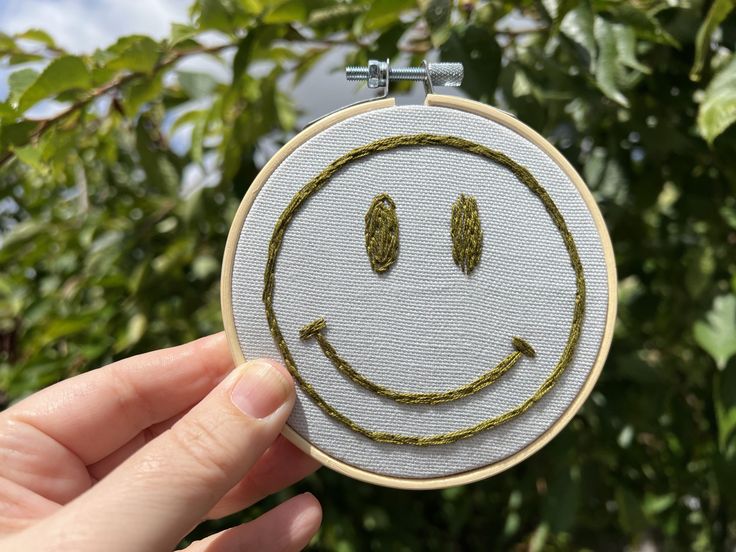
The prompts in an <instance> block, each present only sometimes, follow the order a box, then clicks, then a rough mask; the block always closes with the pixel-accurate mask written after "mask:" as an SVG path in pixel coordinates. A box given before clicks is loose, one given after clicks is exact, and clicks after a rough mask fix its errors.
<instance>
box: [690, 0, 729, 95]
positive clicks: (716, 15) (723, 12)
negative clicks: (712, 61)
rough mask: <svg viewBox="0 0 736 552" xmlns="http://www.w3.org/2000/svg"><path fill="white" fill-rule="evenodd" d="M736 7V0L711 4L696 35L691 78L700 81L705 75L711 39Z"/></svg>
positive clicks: (719, 0) (718, 1)
mask: <svg viewBox="0 0 736 552" xmlns="http://www.w3.org/2000/svg"><path fill="white" fill-rule="evenodd" d="M734 8H736V2H734V0H716V1H715V2H713V4H712V5H711V6H710V9H709V10H708V15H706V16H705V20H704V21H703V23H702V24H701V25H700V28H699V29H698V34H697V36H696V37H695V60H694V62H693V66H692V69H690V78H691V79H692V80H694V81H699V80H700V77H701V76H702V75H703V67H705V61H706V58H707V57H708V53H709V50H710V39H711V37H712V36H713V33H714V32H715V30H716V29H717V28H718V26H719V25H720V24H721V23H723V21H724V20H725V19H726V17H728V14H729V13H731V11H732V10H733V9H734Z"/></svg>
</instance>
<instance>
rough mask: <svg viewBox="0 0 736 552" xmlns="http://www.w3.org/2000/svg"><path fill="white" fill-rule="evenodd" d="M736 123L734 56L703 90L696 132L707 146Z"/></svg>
mask: <svg viewBox="0 0 736 552" xmlns="http://www.w3.org/2000/svg"><path fill="white" fill-rule="evenodd" d="M734 122H736V55H734V56H732V57H731V61H730V62H729V63H728V64H727V65H726V66H725V67H723V68H722V69H721V70H720V71H718V73H717V74H716V76H715V77H713V80H712V81H710V84H709V85H708V88H706V90H705V94H704V96H703V101H702V102H701V104H700V108H699V109H698V131H699V132H700V135H701V136H702V137H703V138H705V139H706V140H707V141H708V143H709V144H712V143H713V141H714V140H715V139H716V138H717V137H718V136H719V135H720V134H721V133H722V132H723V131H724V130H726V129H727V128H728V127H729V126H731V125H732V124H733V123H734Z"/></svg>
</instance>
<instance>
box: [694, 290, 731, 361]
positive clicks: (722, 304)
mask: <svg viewBox="0 0 736 552" xmlns="http://www.w3.org/2000/svg"><path fill="white" fill-rule="evenodd" d="M693 332H694V334H695V341H697V343H698V345H700V346H701V347H702V348H703V349H705V351H706V352H707V353H708V354H709V355H710V356H711V357H712V358H713V360H715V362H716V366H717V367H718V369H719V370H723V369H724V368H725V367H726V364H728V361H729V359H730V358H731V357H732V356H734V355H736V295H731V294H728V295H721V296H719V297H716V298H715V300H714V301H713V308H711V310H710V311H709V312H708V313H707V314H706V315H705V320H699V321H697V322H695V325H694V327H693Z"/></svg>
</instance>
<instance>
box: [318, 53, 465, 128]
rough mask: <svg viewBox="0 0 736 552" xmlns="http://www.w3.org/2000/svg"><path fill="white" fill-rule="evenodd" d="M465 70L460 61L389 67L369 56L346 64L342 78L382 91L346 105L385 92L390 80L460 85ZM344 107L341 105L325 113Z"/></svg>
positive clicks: (429, 85) (428, 86)
mask: <svg viewBox="0 0 736 552" xmlns="http://www.w3.org/2000/svg"><path fill="white" fill-rule="evenodd" d="M463 76H464V70H463V64H462V63H448V62H441V63H430V62H428V61H427V60H424V61H423V62H422V65H421V66H419V67H391V62H390V60H388V59H387V60H386V61H380V60H376V59H372V60H370V61H369V62H368V65H366V66H348V67H346V68H345V78H346V79H347V80H349V81H365V82H366V83H367V84H368V88H371V89H374V88H382V89H383V94H381V95H380V96H377V97H375V98H369V99H367V100H360V101H359V102H355V103H352V104H350V105H348V106H345V107H352V106H354V105H358V104H362V103H366V102H371V101H373V100H376V99H381V98H385V97H386V96H388V92H389V87H390V85H391V81H400V80H405V81H421V82H422V83H424V92H425V93H426V94H432V93H433V92H434V87H435V86H460V85H461V84H462V82H463ZM342 109H345V108H344V107H341V108H340V109H338V110H335V111H332V112H331V113H328V114H327V115H331V114H332V113H335V112H337V111H340V110H342ZM327 115H323V116H322V117H319V118H318V119H315V120H314V121H310V122H309V123H307V124H306V125H305V127H304V128H306V127H308V126H310V125H313V124H314V123H316V122H317V121H319V120H320V119H323V118H324V117H326V116H327Z"/></svg>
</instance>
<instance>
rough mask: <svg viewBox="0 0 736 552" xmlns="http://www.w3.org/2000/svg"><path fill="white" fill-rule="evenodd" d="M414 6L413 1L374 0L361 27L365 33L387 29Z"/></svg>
mask: <svg viewBox="0 0 736 552" xmlns="http://www.w3.org/2000/svg"><path fill="white" fill-rule="evenodd" d="M416 5H417V3H416V1H415V0H375V1H374V2H373V3H372V4H371V7H370V8H369V9H368V11H367V12H366V14H365V17H364V19H363V27H364V28H365V30H366V31H375V30H377V29H381V28H383V27H389V26H391V25H393V23H394V22H395V21H396V20H397V19H398V18H399V16H401V14H402V13H403V12H404V11H406V10H408V9H411V8H415V7H416Z"/></svg>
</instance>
